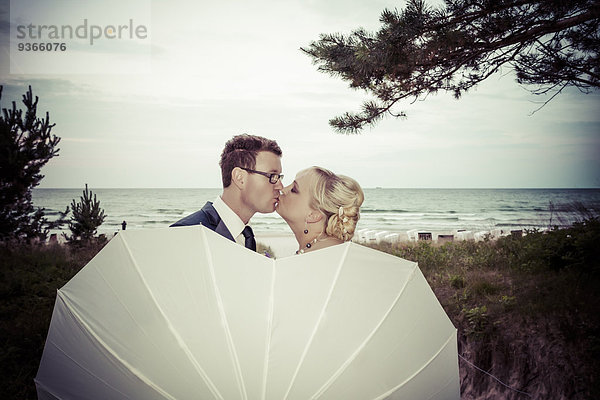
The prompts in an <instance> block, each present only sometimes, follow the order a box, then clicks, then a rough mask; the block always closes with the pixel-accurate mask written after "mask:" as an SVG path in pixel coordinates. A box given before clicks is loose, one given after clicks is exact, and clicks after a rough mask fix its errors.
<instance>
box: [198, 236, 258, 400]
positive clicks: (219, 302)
mask: <svg viewBox="0 0 600 400" xmlns="http://www.w3.org/2000/svg"><path fill="white" fill-rule="evenodd" d="M201 232H202V237H203V238H204V248H205V251H206V255H207V257H206V259H207V261H208V270H209V272H210V277H211V279H212V284H213V289H214V290H215V298H216V301H217V307H218V309H219V314H220V315H221V321H222V323H223V327H224V328H225V338H226V339H227V347H229V354H230V356H231V358H232V360H231V361H232V363H233V368H234V370H235V377H236V380H237V383H238V389H239V390H240V394H241V396H242V398H243V399H246V400H247V399H248V394H247V393H246V386H245V384H244V377H243V376H242V368H241V366H240V361H239V357H238V355H237V351H236V349H235V344H234V343H233V338H232V337H231V330H230V329H229V323H228V321H227V315H226V313H225V307H224V306H223V299H222V298H221V292H220V290H219V287H218V285H217V277H216V275H215V266H214V262H213V255H212V252H211V251H210V246H209V245H208V240H207V238H206V232H205V231H204V230H201Z"/></svg>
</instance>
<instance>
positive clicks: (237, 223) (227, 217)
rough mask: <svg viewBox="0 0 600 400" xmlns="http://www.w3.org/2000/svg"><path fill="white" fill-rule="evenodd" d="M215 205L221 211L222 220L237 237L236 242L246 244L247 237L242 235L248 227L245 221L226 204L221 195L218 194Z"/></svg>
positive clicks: (232, 234) (235, 237) (234, 236)
mask: <svg viewBox="0 0 600 400" xmlns="http://www.w3.org/2000/svg"><path fill="white" fill-rule="evenodd" d="M213 207H214V208H215V210H217V212H218V213H219V217H221V220H222V221H223V223H224V224H225V226H226V227H227V229H228V230H229V233H231V236H233V238H234V239H235V242H236V243H238V244H241V245H242V246H245V245H246V238H245V237H244V235H242V231H243V230H244V228H245V227H246V225H245V224H244V221H242V219H241V218H240V217H239V216H238V215H237V214H236V213H235V212H234V211H233V210H232V209H231V208H229V206H228V205H227V204H225V202H224V201H223V199H222V198H221V196H217V199H216V200H215V201H214V202H213Z"/></svg>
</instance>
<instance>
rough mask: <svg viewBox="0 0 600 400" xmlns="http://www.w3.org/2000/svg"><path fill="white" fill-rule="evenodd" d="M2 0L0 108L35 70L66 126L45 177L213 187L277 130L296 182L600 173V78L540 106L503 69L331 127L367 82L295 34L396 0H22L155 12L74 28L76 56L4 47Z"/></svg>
mask: <svg viewBox="0 0 600 400" xmlns="http://www.w3.org/2000/svg"><path fill="white" fill-rule="evenodd" d="M1 1H2V9H1V11H0V12H1V13H2V15H1V18H2V24H1V25H0V35H2V37H1V41H0V46H1V49H0V50H1V51H2V57H1V66H0V67H1V70H0V74H1V79H0V83H1V84H2V85H4V91H3V94H2V107H7V106H9V104H10V103H9V101H12V100H20V98H21V95H22V94H23V93H24V92H25V91H26V88H27V85H31V86H32V87H33V91H34V94H35V95H37V96H39V97H40V102H39V106H38V111H41V112H42V113H43V112H45V111H49V112H50V117H51V121H52V122H54V123H56V127H55V128H54V130H53V132H54V133H55V134H56V135H58V136H60V137H61V138H62V140H61V142H60V146H59V147H60V156H59V157H57V158H54V159H52V160H51V161H50V162H49V163H48V164H47V165H46V167H45V168H44V169H43V173H44V174H45V178H44V180H43V181H42V183H41V185H40V187H45V188H62V187H66V188H81V187H83V186H84V184H85V183H88V184H89V186H90V187H92V188H131V187H149V188H154V187H156V188H162V187H168V188H175V187H219V186H220V176H219V174H220V172H219V167H218V158H219V155H220V153H221V150H222V148H223V145H224V143H225V142H226V141H227V140H228V139H229V138H231V137H232V136H233V135H235V134H239V133H251V134H256V135H262V136H266V137H269V138H272V139H276V140H277V141H278V143H279V144H280V146H281V147H282V149H283V153H284V155H283V159H282V164H283V169H284V173H285V175H286V181H285V182H284V183H286V184H287V183H289V182H290V181H291V180H292V179H293V176H294V175H295V174H296V172H298V171H299V170H300V169H302V168H305V167H308V166H311V165H320V166H324V167H326V168H329V169H331V170H333V171H335V172H338V173H343V174H346V175H350V176H352V177H354V178H356V179H357V180H358V181H359V182H360V183H361V184H362V186H363V187H376V186H381V187H409V188H422V187H428V188H446V187H449V188H478V187H486V188H487V187H491V188H496V187H600V113H599V112H598V111H599V110H600V107H599V106H600V96H599V95H600V93H593V94H589V95H585V94H582V93H580V92H579V91H577V90H566V91H565V92H564V93H562V94H561V95H559V96H558V97H557V98H555V99H554V100H553V101H552V102H550V103H549V104H548V105H546V106H545V107H544V108H543V109H542V110H540V111H539V112H537V113H535V114H533V115H531V113H532V111H534V110H536V109H537V108H538V107H539V105H540V104H539V103H540V102H543V100H545V99H544V98H540V97H536V96H533V95H531V94H529V92H528V91H526V90H525V89H524V88H523V87H520V86H519V85H518V84H517V83H516V82H515V80H514V76H513V75H512V74H511V72H510V70H508V69H506V70H504V71H503V73H502V74H497V75H495V76H493V77H491V78H490V79H488V81H486V82H484V83H483V84H481V85H480V86H479V87H477V88H476V90H473V91H471V92H469V93H467V94H465V95H464V96H463V97H462V98H461V99H460V100H455V99H453V98H452V97H451V96H449V95H444V94H440V95H437V96H432V97H429V98H427V99H426V100H425V101H418V102H416V103H414V104H410V103H409V102H406V103H404V104H400V105H399V106H398V107H397V111H400V110H403V111H405V112H406V114H407V115H408V118H407V119H404V120H400V119H392V118H388V119H386V120H384V121H383V122H381V123H379V124H378V125H377V126H376V127H374V128H372V129H368V128H367V129H366V130H365V131H364V133H362V134H361V135H354V136H346V135H340V134H337V133H335V132H333V131H332V129H331V128H330V127H329V125H328V120H329V119H330V118H332V117H334V116H337V115H339V114H341V113H343V112H345V111H354V110H357V109H358V108H359V107H360V104H361V102H362V100H364V99H365V98H366V96H365V94H364V93H363V92H359V91H354V90H351V89H349V88H348V86H347V84H346V83H345V82H343V81H341V80H340V79H339V78H334V77H331V76H328V75H325V74H322V73H320V72H318V71H317V69H316V67H315V66H314V65H312V63H311V59H310V58H309V57H307V56H306V55H304V54H303V53H302V52H301V51H300V50H299V48H300V47H301V46H308V45H309V44H310V43H311V41H313V40H317V39H318V38H319V34H321V33H333V32H343V33H349V32H350V31H352V30H354V29H356V28H359V27H364V28H367V29H369V30H376V29H377V28H378V27H379V26H380V23H379V21H378V18H379V15H380V13H381V11H382V10H383V9H384V8H386V7H388V8H394V7H403V5H404V2H402V1H400V2H394V1H379V0H377V1H373V0H361V1H357V0H355V1H347V0H345V1H341V0H339V1H338V0H334V1H331V0H326V1H325V0H322V1H316V0H313V1H301V0H296V1H275V0H269V1H267V0H265V1H253V2H247V1H242V0H238V1H223V2H220V3H217V2H214V1H210V2H209V1H191V0H188V1H181V0H179V1H152V2H150V1H140V0H138V1H137V3H136V2H133V3H131V2H123V3H127V4H129V5H128V8H127V9H125V8H123V7H125V6H124V5H123V4H121V3H120V2H116V1H112V0H111V1H109V2H106V1H102V2H100V1H98V2H93V3H90V2H88V3H89V4H88V5H86V6H84V7H83V8H82V6H81V4H83V3H86V2H74V3H73V2H68V1H66V0H61V1H57V2H47V1H46V2H44V1H41V0H39V1H33V0H15V2H17V1H18V2H20V3H19V4H20V5H19V6H18V9H15V10H13V11H14V12H13V14H12V16H13V17H14V16H15V15H16V14H17V13H18V14H19V18H13V19H14V20H13V25H14V24H17V23H19V22H20V21H22V22H27V21H26V20H27V18H24V17H23V15H22V14H23V13H24V11H23V10H25V14H27V13H28V12H30V13H31V15H30V18H29V19H30V21H29V22H33V23H37V24H42V23H43V24H48V25H51V24H65V23H70V24H73V25H77V24H81V23H82V21H83V19H84V18H85V19H88V22H89V24H94V23H96V24H98V25H99V26H103V27H106V26H107V24H113V23H114V24H115V25H116V24H121V23H124V24H125V23H128V21H129V20H130V19H132V20H133V21H134V22H135V23H138V24H144V25H145V26H146V27H147V37H146V38H144V39H143V40H142V39H140V40H124V39H123V40H112V41H110V40H107V39H106V38H104V39H98V40H97V42H96V43H95V44H94V45H93V46H90V45H88V44H87V43H85V40H82V41H80V42H76V41H70V42H68V43H69V49H68V52H69V54H68V56H69V57H75V56H76V55H77V54H78V55H79V56H80V57H81V58H79V59H78V58H68V57H62V58H60V56H61V54H55V55H53V57H54V58H53V60H60V61H61V62H63V64H62V66H61V65H59V66H58V67H56V66H54V67H53V66H52V65H51V63H50V61H47V62H46V61H44V60H46V59H39V58H38V59H35V58H34V59H31V60H30V59H19V58H16V56H15V55H14V54H11V53H10V52H9V35H10V33H9V23H8V21H9V9H10V7H9V5H10V3H9V2H8V1H7V0H1ZM67 3H69V4H71V6H69V7H68V8H65V6H64V4H67ZM43 4H46V8H43ZM48 4H53V7H52V8H51V9H50V8H48V7H47V5H48ZM73 4H78V6H73ZM98 4H101V6H100V7H99V6H98ZM132 4H135V7H133V6H132ZM13 6H15V5H14V4H13ZM61 7H62V8H61ZM27 10H29V11H27ZM9 55H12V56H13V57H14V58H13V59H12V60H11V57H9ZM22 55H23V53H22V54H21V56H22ZM29 55H30V56H38V55H37V54H33V53H32V54H29ZM66 55H67V54H65V53H63V54H62V56H66ZM48 57H50V56H48ZM40 60H42V61H40ZM47 60H50V58H48V59H47ZM11 61H12V62H13V63H12V64H11V63H10V62H11ZM85 62H89V63H90V64H89V65H87V64H85ZM82 65H86V66H85V68H83V69H84V71H80V70H79V71H78V70H77V69H78V68H80V69H81V66H82ZM11 68H12V69H11ZM45 68H48V69H51V68H58V70H55V71H51V72H52V73H50V71H48V72H47V73H40V71H41V72H44V71H45ZM61 68H62V70H61ZM69 68H71V69H69ZM31 70H36V73H30V72H31ZM61 72H62V73H61ZM90 72H93V73H90ZM42 113H38V114H42ZM42 115H43V114H42Z"/></svg>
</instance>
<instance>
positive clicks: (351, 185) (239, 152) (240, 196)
mask: <svg viewBox="0 0 600 400" xmlns="http://www.w3.org/2000/svg"><path fill="white" fill-rule="evenodd" d="M281 155H282V152H281V149H280V148H279V145H278V144H277V142H275V141H274V140H270V139H266V138H264V137H260V136H253V135H246V134H244V135H238V136H234V137H233V138H231V139H230V140H229V141H228V142H227V143H226V144H225V148H224V149H223V152H222V153H221V160H220V162H219V165H220V166H221V177H222V180H223V193H222V194H221V195H220V196H218V197H217V198H216V199H215V201H214V202H210V201H209V202H207V203H206V204H205V205H204V207H202V209H201V210H199V211H196V212H195V213H193V214H191V215H188V216H187V217H185V218H182V219H181V220H179V221H177V222H175V223H174V224H172V225H171V226H189V225H199V224H202V225H204V226H205V227H207V228H209V229H211V230H213V231H215V232H217V233H218V234H220V235H222V236H224V237H226V238H227V239H230V240H232V241H234V242H236V243H238V244H240V245H242V246H245V247H246V248H248V249H251V250H253V251H256V240H255V238H254V233H253V232H252V228H251V227H250V226H249V225H248V223H249V222H250V219H251V218H252V216H254V214H255V213H257V212H259V213H271V212H273V211H277V213H278V214H279V215H280V216H281V217H282V218H283V219H284V220H285V222H287V224H288V225H289V226H290V228H291V229H292V232H293V233H294V235H295V236H296V240H297V242H298V251H297V252H296V254H298V253H304V252H307V251H313V250H317V249H322V248H325V247H329V246H333V245H337V244H341V243H344V242H347V241H349V240H351V239H352V237H353V236H354V230H355V228H356V223H357V222H358V219H359V217H360V213H359V210H360V206H361V204H362V202H363V200H364V194H363V191H362V189H361V187H360V185H359V184H358V182H356V181H355V180H354V179H352V178H349V177H347V176H343V175H336V174H334V173H333V172H331V171H329V170H327V169H325V168H321V167H310V168H306V169H304V170H302V171H300V172H298V174H297V175H296V179H295V180H294V182H292V183H291V184H290V185H288V186H285V187H284V186H283V182H282V178H283V175H282V173H281V172H282V169H281Z"/></svg>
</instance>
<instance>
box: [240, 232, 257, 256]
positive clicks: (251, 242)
mask: <svg viewBox="0 0 600 400" xmlns="http://www.w3.org/2000/svg"><path fill="white" fill-rule="evenodd" d="M242 235H244V237H245V238H246V244H245V246H246V248H247V249H250V250H252V251H256V240H255V239H254V232H252V228H250V227H249V226H246V227H245V228H244V230H243V231H242Z"/></svg>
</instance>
